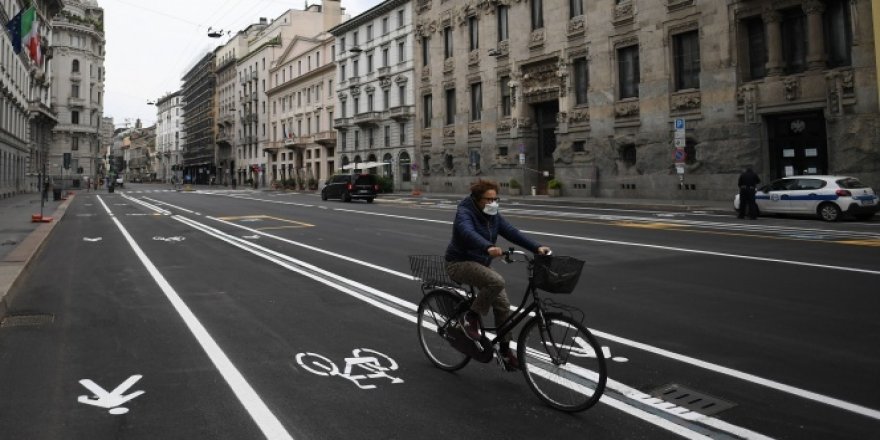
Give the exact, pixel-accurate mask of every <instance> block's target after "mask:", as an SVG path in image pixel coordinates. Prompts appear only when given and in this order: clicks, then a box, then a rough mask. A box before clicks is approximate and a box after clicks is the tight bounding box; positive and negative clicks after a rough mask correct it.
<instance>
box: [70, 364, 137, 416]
mask: <svg viewBox="0 0 880 440" xmlns="http://www.w3.org/2000/svg"><path fill="white" fill-rule="evenodd" d="M142 377H143V376H141V375H140V374H135V375H133V376H131V377H129V378H128V379H126V380H125V382H122V383H121V384H119V386H118V387H116V388H115V389H113V391H111V392H109V393H108V392H107V390H105V389H104V388H101V386H100V385H98V384H96V383H95V382H94V381H92V380H91V379H82V380H80V381H79V383H80V384H81V385H82V386H84V387H86V388H87V389H88V390H89V391H91V392H92V394H93V395H94V396H95V398H90V397H89V396H79V398H78V399H77V400H78V401H79V403H85V404H86V405H92V406H98V407H101V408H108V409H109V411H108V412H109V413H110V414H113V415H120V414H125V413H127V412H128V408H124V407H122V404H123V403H125V402H128V401H129V400H131V399H134V398H135V397H137V396H140V395H141V394H144V391H135V392H133V393H131V394H129V395H127V396H124V395H123V394H125V392H126V391H128V389H129V388H131V386H132V385H134V384H135V383H136V382H137V381H139V380H141V378H142Z"/></svg>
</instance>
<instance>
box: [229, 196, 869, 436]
mask: <svg viewBox="0 0 880 440" xmlns="http://www.w3.org/2000/svg"><path fill="white" fill-rule="evenodd" d="M334 210H335V211H341V212H351V213H356V214H367V215H375V216H380V217H389V218H399V219H404V220H414V221H422V222H429V223H440V224H449V225H451V224H452V222H450V221H445V220H433V219H424V218H419V217H411V216H402V215H395V214H383V213H375V212H368V211H358V210H351V209H342V208H334ZM235 226H239V225H235ZM239 227H241V226H239ZM256 232H257V233H260V234H262V235H265V236H267V237H271V238H275V239H278V240H284V239H281V238H279V237H277V236H274V235H271V234H267V233H262V232H260V231H256ZM524 232H527V233H530V234H540V235H547V236H553V237H558V238H568V239H573V240H584V241H596V242H602V243H608V244H619V245H624V246H640V247H647V248H655V249H662V250H671V251H678V252H693V253H703V254H710V255H715V256H720V257H730V258H744V259H752V260H759V261H770V262H777V263H781V264H795V265H798V264H800V265H806V266H816V267H821V268H827V269H848V268H840V267H837V266H825V265H817V264H813V263H802V262H797V261H786V260H777V259H770V258H763V257H750V256H744V255H735V254H725V253H718V252H709V251H700V250H693V249H685V248H676V247H668V246H659V245H649V244H642V243H633V242H623V241H615V240H602V239H594V238H588V237H576V236H569V235H559V234H551V233H544V232H534V231H531V232H530V231H524ZM292 244H297V243H295V242H293V243H292ZM297 245H299V244H297ZM302 246H304V247H305V246H307V245H302ZM329 254H332V253H329ZM346 258H347V257H346ZM352 260H353V261H355V262H357V260H354V259H352ZM360 264H363V265H370V264H369V263H365V262H360ZM857 271H859V270H857ZM385 272H388V273H394V272H396V271H393V270H391V269H387V270H385ZM865 272H866V273H869V274H873V275H877V274H880V271H867V270H866V271H865ZM394 274H395V275H398V276H401V277H403V278H407V279H412V278H413V277H412V276H410V275H406V274H402V273H400V272H397V273H394ZM590 330H591V331H592V332H594V333H595V334H596V335H599V336H601V337H604V338H606V339H609V340H613V341H615V342H618V343H620V344H623V345H628V346H631V347H634V348H638V349H641V350H644V351H648V352H650V353H654V354H656V355H659V356H664V357H667V358H670V359H675V360H678V361H680V362H684V363H687V364H690V365H693V366H696V367H700V368H704V369H707V370H709V371H713V372H716V373H721V374H725V375H729V376H731V377H735V378H738V379H741V380H745V381H749V382H752V383H755V384H759V385H763V386H766V387H768V388H772V389H775V390H777V391H782V392H785V393H789V394H792V395H795V396H798V397H802V398H806V399H809V400H813V401H816V402H819V403H823V404H826V405H830V406H833V407H836V408H839V409H843V410H846V411H850V412H854V413H857V414H861V415H864V416H867V417H870V418H873V419H877V420H880V411H877V410H874V409H871V408H867V407H864V406H861V405H858V404H854V403H850V402H847V401H844V400H841V399H837V398H834V397H830V396H826V395H823V394H819V393H815V392H812V391H808V390H804V389H802V388H798V387H794V386H791V385H786V384H783V383H780V382H776V381H773V380H769V379H764V378H762V377H760V376H756V375H753V374H750V373H746V372H742V371H738V370H734V369H732V368H728V367H724V366H721V365H717V364H713V363H710V362H705V361H701V360H699V359H696V358H693V357H690V356H686V355H681V354H677V353H674V352H671V351H668V350H665V349H662V348H659V347H654V346H651V345H648V344H644V343H641V342H636V341H633V340H630V339H627V338H623V337H619V336H614V335H612V334H609V333H605V332H601V331H599V330H595V329H592V328H591V329H590Z"/></svg>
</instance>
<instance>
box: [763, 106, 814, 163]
mask: <svg viewBox="0 0 880 440" xmlns="http://www.w3.org/2000/svg"><path fill="white" fill-rule="evenodd" d="M767 134H768V136H767V137H768V139H767V140H768V143H769V146H770V172H771V173H773V175H772V176H771V177H772V178H774V179H776V178H779V177H786V176H800V175H809V174H827V173H828V145H827V140H826V138H825V118H824V117H823V116H822V112H820V111H817V112H809V113H790V114H784V115H776V116H769V117H767Z"/></svg>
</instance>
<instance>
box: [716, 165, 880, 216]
mask: <svg viewBox="0 0 880 440" xmlns="http://www.w3.org/2000/svg"><path fill="white" fill-rule="evenodd" d="M755 202H756V203H757V204H758V211H759V213H760V214H807V215H818V216H819V217H820V218H821V219H822V220H825V221H828V222H833V221H836V220H837V219H839V218H840V216H841V214H844V213H845V214H850V215H852V216H853V217H855V218H857V219H859V220H868V219H870V218H871V217H872V216H874V214H876V213H877V211H878V210H880V201H878V197H877V195H876V194H874V190H873V189H871V188H870V187H868V186H866V185H865V184H863V183H862V182H860V181H859V179H856V178H855V177H848V176H792V177H785V178H782V179H778V180H774V181H772V182H770V183H769V184H767V185H764V186H762V187H760V188H758V191H757V193H756V194H755ZM733 207H734V209H737V210H738V209H739V194H737V195H736V196H735V197H734V199H733Z"/></svg>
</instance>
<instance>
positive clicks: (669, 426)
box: [172, 215, 766, 440]
mask: <svg viewBox="0 0 880 440" xmlns="http://www.w3.org/2000/svg"><path fill="white" fill-rule="evenodd" d="M172 218H173V219H175V220H178V221H180V222H182V223H185V224H188V225H190V226H192V227H194V228H196V229H198V230H201V231H203V232H205V233H207V234H208V235H211V236H213V237H215V238H218V239H220V240H222V241H225V242H227V243H229V244H231V245H233V246H236V247H238V248H240V249H242V250H244V251H246V252H249V253H251V254H254V255H256V256H258V257H260V258H263V259H266V260H268V261H271V262H274V263H275V264H277V265H279V266H281V267H284V268H286V269H288V270H291V271H293V272H296V273H299V274H301V275H304V276H306V277H309V278H311V279H313V280H315V281H318V282H320V283H323V284H325V285H327V286H330V287H332V288H334V289H337V290H339V291H340V292H343V293H346V294H348V295H351V296H353V297H355V298H357V299H360V300H362V301H364V302H366V303H368V304H370V305H373V306H375V307H377V308H380V309H382V310H385V311H387V312H389V313H391V314H393V315H396V316H399V317H401V318H404V319H406V320H408V321H410V322H412V323H416V316H414V314H413V312H415V311H416V309H417V306H416V304H413V303H411V302H409V301H406V300H403V299H400V298H398V297H397V296H395V295H391V294H389V293H386V292H383V291H380V290H378V289H375V288H372V287H369V286H366V285H364V284H361V283H358V282H356V281H354V280H350V279H347V278H345V277H341V276H339V275H337V274H335V273H332V272H329V271H326V270H323V269H320V268H318V267H316V266H314V265H311V264H309V263H306V262H304V261H302V260H298V259H296V258H293V257H290V256H288V255H286V254H282V253H280V252H277V251H274V250H271V249H268V248H265V247H263V246H260V245H256V244H254V243H249V242H246V241H244V240H242V239H240V238H238V237H234V236H232V235H229V234H227V233H225V232H222V231H219V230H217V229H216V228H212V227H210V226H207V225H204V224H202V223H199V222H197V221H195V220H192V219H189V218H186V217H183V216H178V215H175V216H173V217H172ZM224 223H225V222H224ZM304 268H307V269H308V270H304ZM315 273H318V274H320V275H316V274H315ZM340 282H342V283H344V284H346V285H350V286H353V287H354V289H357V290H354V289H353V288H350V287H347V286H346V285H343V284H340ZM361 292H367V293H369V294H370V295H373V296H375V297H379V298H382V299H383V300H385V301H389V302H393V303H395V304H400V305H403V306H404V307H405V308H406V309H407V310H409V313H407V312H404V311H401V310H398V309H397V308H394V307H390V306H388V305H387V304H385V303H382V302H379V301H377V300H375V299H373V298H371V297H369V296H367V295H364V294H362V293H361ZM609 402H610V403H609V405H611V406H612V407H615V408H618V409H621V410H623V411H624V412H626V413H628V414H630V415H633V416H635V417H638V418H640V419H642V420H645V421H647V422H649V423H652V424H654V425H656V426H658V427H660V428H663V429H666V430H669V431H671V432H675V433H677V434H679V435H682V436H684V437H686V438H689V439H698V438H700V439H701V438H708V437H706V436H704V435H703V434H701V433H699V432H697V431H694V430H692V429H688V428H687V427H684V426H681V425H680V424H678V423H675V422H674V421H671V420H667V419H664V418H662V417H658V416H657V415H656V414H653V413H650V412H647V411H645V410H642V409H639V408H635V407H633V406H631V405H628V404H626V403H623V402H620V401H618V400H616V399H612V400H609ZM674 415H675V414H674ZM722 423H723V422H722ZM720 426H724V425H723V424H722V425H720ZM735 428H736V429H738V430H739V431H740V432H752V431H749V430H747V429H745V428H742V427H738V426H736V427H735ZM742 438H745V439H753V440H757V439H765V438H766V437H764V436H763V435H761V434H757V433H755V435H747V436H743V437H742Z"/></svg>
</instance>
